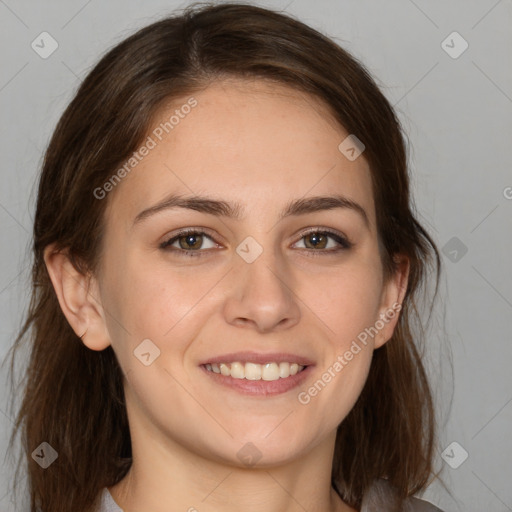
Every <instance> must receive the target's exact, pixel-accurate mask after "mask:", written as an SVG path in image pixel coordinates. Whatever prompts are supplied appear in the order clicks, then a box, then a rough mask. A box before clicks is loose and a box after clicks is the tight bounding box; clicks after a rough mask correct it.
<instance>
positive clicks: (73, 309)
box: [44, 244, 111, 350]
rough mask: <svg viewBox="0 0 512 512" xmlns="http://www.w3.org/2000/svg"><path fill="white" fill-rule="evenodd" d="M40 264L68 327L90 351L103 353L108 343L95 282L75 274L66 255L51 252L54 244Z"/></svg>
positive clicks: (93, 279) (75, 271) (89, 277)
mask: <svg viewBox="0 0 512 512" xmlns="http://www.w3.org/2000/svg"><path fill="white" fill-rule="evenodd" d="M44 261H45V264H46V268H47V270H48V274H49V275H50V279H51V281H52V284H53V287H54V289H55V293H56V295H57V298H58V300H59V304H60V307H61V309H62V312H63V313H64V315H65V317H66V319H67V321H68V322H69V325H70V326H71V327H72V329H73V330H74V331H75V333H76V335H77V336H78V337H80V336H82V335H83V334H84V333H85V335H84V336H82V343H83V344H84V345H85V346H86V347H88V348H90V349H91V350H103V349H105V348H107V347H108V346H109V345H110V344H111V341H110V336H109V334H108V330H107V326H106V322H105V316H104V312H103V308H102V306H101V302H100V297H99V287H98V284H97V281H96V279H95V278H94V277H93V276H91V275H90V274H87V275H84V274H82V273H81V272H79V271H78V270H77V269H76V268H75V267H74V266H73V264H72V263H71V261H70V260H69V257H68V255H67V253H65V252H57V251H55V248H54V245H53V244H51V245H49V246H47V247H46V248H45V250H44Z"/></svg>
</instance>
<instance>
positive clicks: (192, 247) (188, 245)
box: [160, 228, 354, 257]
mask: <svg viewBox="0 0 512 512" xmlns="http://www.w3.org/2000/svg"><path fill="white" fill-rule="evenodd" d="M205 239H206V240H209V241H210V242H209V243H210V246H209V247H204V242H205ZM302 240H305V247H304V248H301V247H299V249H304V250H306V251H307V252H308V253H310V254H311V255H314V256H317V255H322V254H323V255H332V254H333V253H335V254H337V253H339V252H340V251H345V250H347V249H350V248H351V247H353V245H354V244H353V243H352V242H350V241H349V240H348V239H347V238H346V237H345V236H343V235H341V234H340V233H338V232H337V231H332V230H329V229H322V228H313V229H311V230H309V231H308V232H306V233H303V234H302V237H301V239H300V241H302ZM297 243H299V242H296V244H297ZM215 247H218V244H216V243H215V241H214V240H213V238H212V237H211V236H210V235H208V234H207V233H206V232H205V231H204V230H202V229H198V228H189V229H184V230H181V231H180V232H178V233H177V234H176V235H174V236H173V237H172V238H170V239H168V240H166V241H165V242H162V243H161V244H160V248H161V249H163V250H165V251H170V252H173V253H174V254H177V255H179V256H186V257H201V256H204V253H205V252H208V251H205V250H204V249H212V248H215ZM202 249H203V250H202Z"/></svg>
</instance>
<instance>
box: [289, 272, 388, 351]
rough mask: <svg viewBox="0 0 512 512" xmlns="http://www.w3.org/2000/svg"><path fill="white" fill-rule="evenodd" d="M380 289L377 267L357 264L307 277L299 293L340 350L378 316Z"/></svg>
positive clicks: (379, 276)
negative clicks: (311, 277) (312, 277)
mask: <svg viewBox="0 0 512 512" xmlns="http://www.w3.org/2000/svg"><path fill="white" fill-rule="evenodd" d="M381 292H382V286H381V275H380V272H379V269H378V267H375V266H368V265H362V264H360V263H356V264H352V265H347V266H340V267H339V268H338V269H331V270H329V271H328V272H325V273H323V274H317V275H315V277H314V279H308V280H306V281H305V282H304V284H303V286H302V291H301V292H300V294H299V296H300V297H305V299H304V302H305V303H306V304H307V305H308V306H309V308H310V309H311V310H312V311H313V312H314V313H315V315H316V317H317V320H319V321H320V322H321V323H323V324H324V326H326V333H327V334H328V336H329V338H331V339H332V340H333V343H335V344H336V346H337V347H338V348H339V349H340V350H341V349H343V347H345V346H346V345H347V344H350V341H351V340H352V339H353V338H355V337H357V335H358V334H359V333H360V332H362V331H364V330H365V329H366V328H368V327H370V326H372V325H373V324H374V323H375V321H376V320H377V319H378V312H379V306H380V299H381Z"/></svg>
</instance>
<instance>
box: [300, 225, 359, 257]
mask: <svg viewBox="0 0 512 512" xmlns="http://www.w3.org/2000/svg"><path fill="white" fill-rule="evenodd" d="M302 240H304V241H305V249H306V250H308V251H311V252H312V253H318V254H320V253H323V254H325V253H338V252H339V251H344V250H347V249H350V248H351V247H352V246H353V243H352V242H350V241H349V240H348V239H347V238H346V237H345V236H343V235H341V233H338V232H336V231H332V230H330V229H322V228H313V229H312V230H310V231H308V232H306V233H303V234H302V237H301V239H300V240H299V242H300V241H302ZM297 243H298V242H297ZM314 255H315V256H316V255H317V254H314Z"/></svg>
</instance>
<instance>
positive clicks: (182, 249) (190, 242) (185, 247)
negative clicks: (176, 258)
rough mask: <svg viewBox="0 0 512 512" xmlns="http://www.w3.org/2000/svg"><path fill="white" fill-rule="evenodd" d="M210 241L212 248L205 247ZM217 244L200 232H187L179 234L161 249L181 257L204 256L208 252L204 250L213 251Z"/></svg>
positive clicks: (166, 242) (190, 230) (164, 243)
mask: <svg viewBox="0 0 512 512" xmlns="http://www.w3.org/2000/svg"><path fill="white" fill-rule="evenodd" d="M207 241H209V243H210V246H207V247H204V245H205V243H206V242H207ZM215 246H216V244H215V242H214V241H213V239H212V237H211V236H209V235H207V234H206V233H205V232H204V231H200V230H192V229H189V230H185V231H181V232H180V233H177V234H176V236H173V237H172V238H170V239H169V240H167V241H165V242H163V243H162V244H160V248H161V249H163V250H165V251H169V252H172V253H174V254H177V255H180V256H203V254H204V253H205V252H207V251H205V250H202V249H211V248H213V247H215Z"/></svg>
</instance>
